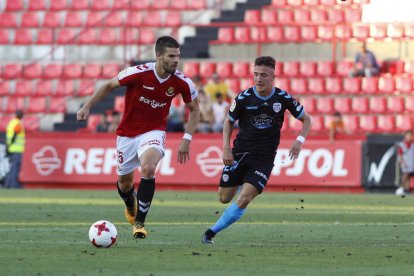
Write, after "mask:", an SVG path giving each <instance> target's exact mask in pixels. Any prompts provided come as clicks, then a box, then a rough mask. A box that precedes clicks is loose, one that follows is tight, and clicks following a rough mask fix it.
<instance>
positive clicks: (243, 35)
mask: <svg viewBox="0 0 414 276" xmlns="http://www.w3.org/2000/svg"><path fill="white" fill-rule="evenodd" d="M234 39H235V42H236V43H252V42H253V41H252V38H251V37H250V28H249V27H236V28H234Z"/></svg>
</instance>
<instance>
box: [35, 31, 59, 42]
mask: <svg viewBox="0 0 414 276" xmlns="http://www.w3.org/2000/svg"><path fill="white" fill-rule="evenodd" d="M36 43H37V44H39V45H49V44H54V43H55V38H54V35H53V29H52V28H42V29H38V32H37V39H36Z"/></svg>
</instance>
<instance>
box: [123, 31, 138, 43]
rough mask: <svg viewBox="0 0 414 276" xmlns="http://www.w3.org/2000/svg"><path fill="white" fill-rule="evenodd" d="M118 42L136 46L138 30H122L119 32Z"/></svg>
mask: <svg viewBox="0 0 414 276" xmlns="http://www.w3.org/2000/svg"><path fill="white" fill-rule="evenodd" d="M119 42H120V43H121V44H138V29H136V28H126V29H125V28H123V29H122V30H121V32H120V37H119Z"/></svg>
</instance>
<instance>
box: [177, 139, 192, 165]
mask: <svg viewBox="0 0 414 276" xmlns="http://www.w3.org/2000/svg"><path fill="white" fill-rule="evenodd" d="M187 160H190V140H187V139H184V138H183V139H182V140H181V143H180V147H179V148H178V156H177V161H178V163H180V164H184V163H185V162H187Z"/></svg>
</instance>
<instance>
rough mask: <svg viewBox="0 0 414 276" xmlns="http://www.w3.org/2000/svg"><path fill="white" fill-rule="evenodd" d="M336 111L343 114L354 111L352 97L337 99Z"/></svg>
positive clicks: (335, 102) (335, 103) (335, 100)
mask: <svg viewBox="0 0 414 276" xmlns="http://www.w3.org/2000/svg"><path fill="white" fill-rule="evenodd" d="M334 110H335V111H338V112H341V113H345V114H347V113H350V112H351V111H352V101H351V98H350V97H335V98H334Z"/></svg>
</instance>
